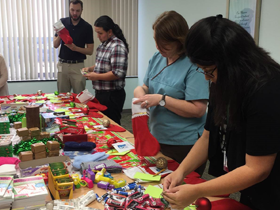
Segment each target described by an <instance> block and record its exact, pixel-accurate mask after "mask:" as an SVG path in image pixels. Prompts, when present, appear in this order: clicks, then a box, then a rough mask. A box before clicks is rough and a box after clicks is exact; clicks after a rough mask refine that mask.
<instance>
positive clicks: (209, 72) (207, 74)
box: [196, 67, 217, 78]
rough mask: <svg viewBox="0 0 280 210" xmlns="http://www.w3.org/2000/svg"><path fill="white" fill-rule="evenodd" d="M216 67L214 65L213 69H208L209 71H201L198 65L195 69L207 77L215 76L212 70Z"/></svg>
mask: <svg viewBox="0 0 280 210" xmlns="http://www.w3.org/2000/svg"><path fill="white" fill-rule="evenodd" d="M216 69H217V67H215V68H214V69H213V70H210V71H207V72H206V71H203V70H202V69H199V67H197V68H196V71H197V72H198V73H201V74H204V75H206V76H208V77H212V78H213V77H215V76H214V75H213V72H214V71H215V70H216Z"/></svg>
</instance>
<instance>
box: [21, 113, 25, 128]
mask: <svg viewBox="0 0 280 210" xmlns="http://www.w3.org/2000/svg"><path fill="white" fill-rule="evenodd" d="M21 124H22V128H26V116H25V114H24V116H23V117H22V119H21Z"/></svg>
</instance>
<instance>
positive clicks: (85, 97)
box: [77, 89, 94, 104]
mask: <svg viewBox="0 0 280 210" xmlns="http://www.w3.org/2000/svg"><path fill="white" fill-rule="evenodd" d="M77 99H79V101H80V102H81V103H82V104H86V103H87V102H89V101H91V100H93V99H94V95H92V94H91V93H90V92H89V91H88V89H85V90H83V91H82V92H80V93H79V94H78V95H77Z"/></svg>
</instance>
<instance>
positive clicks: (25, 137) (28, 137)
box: [20, 136, 31, 141]
mask: <svg viewBox="0 0 280 210" xmlns="http://www.w3.org/2000/svg"><path fill="white" fill-rule="evenodd" d="M20 138H21V140H22V141H29V140H31V136H21V137H20Z"/></svg>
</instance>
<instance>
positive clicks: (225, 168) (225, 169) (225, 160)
mask: <svg viewBox="0 0 280 210" xmlns="http://www.w3.org/2000/svg"><path fill="white" fill-rule="evenodd" d="M223 153H224V167H223V168H224V171H225V172H229V170H228V165H227V152H226V151H223Z"/></svg>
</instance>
